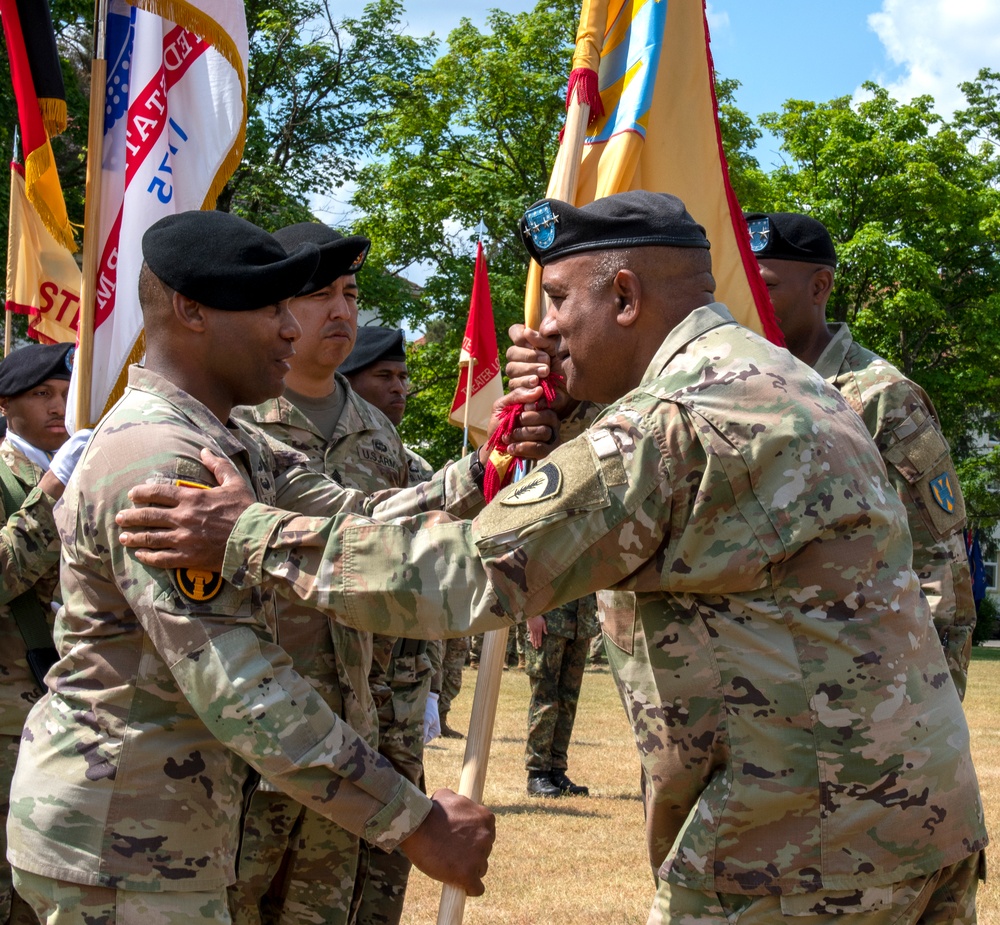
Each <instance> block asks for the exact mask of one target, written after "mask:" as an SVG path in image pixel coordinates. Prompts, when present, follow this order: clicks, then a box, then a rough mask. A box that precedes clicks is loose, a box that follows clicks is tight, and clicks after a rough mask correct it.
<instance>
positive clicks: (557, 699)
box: [524, 633, 590, 771]
mask: <svg viewBox="0 0 1000 925" xmlns="http://www.w3.org/2000/svg"><path fill="white" fill-rule="evenodd" d="M589 648H590V639H588V638H584V639H566V638H565V637H563V636H555V635H553V634H551V633H546V634H545V635H544V636H542V645H541V648H538V649H536V648H535V647H534V646H533V645H532V644H531V642H530V641H529V642H528V644H527V645H526V646H525V673H526V674H527V675H528V677H529V678H530V679H531V702H530V703H529V705H528V738H527V741H526V742H525V748H524V766H525V767H526V768H527V769H528V770H529V771H565V770H566V768H567V767H568V766H569V765H568V758H569V740H570V737H571V736H572V734H573V723H574V722H575V720H576V704H577V701H578V700H579V699H580V685H581V684H582V683H583V669H584V666H585V665H586V664H587V651H588V649H589Z"/></svg>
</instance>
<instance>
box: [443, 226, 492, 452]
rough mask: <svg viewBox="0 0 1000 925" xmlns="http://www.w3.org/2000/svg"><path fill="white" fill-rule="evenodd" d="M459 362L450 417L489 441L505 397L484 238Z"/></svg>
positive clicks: (474, 437) (473, 437) (476, 438)
mask: <svg viewBox="0 0 1000 925" xmlns="http://www.w3.org/2000/svg"><path fill="white" fill-rule="evenodd" d="M458 365H459V367H460V369H461V374H460V375H459V377H458V386H457V387H456V389H455V399H454V401H452V403H451V413H450V414H449V415H448V420H449V421H450V422H451V423H452V424H456V425H458V426H459V427H467V428H468V436H469V439H471V441H472V443H473V444H474V445H475V446H479V445H480V444H482V443H484V442H485V441H486V435H487V432H488V430H489V424H490V412H491V411H492V409H493V403H494V402H495V401H497V400H498V399H499V398H502V397H503V380H502V379H501V378H500V354H499V351H498V350H497V332H496V328H495V327H494V324H493V302H492V300H491V299H490V280H489V277H488V276H487V273H486V258H485V257H484V256H483V243H482V241H480V242H479V244H478V245H477V247H476V269H475V272H474V274H473V277H472V298H471V299H470V300H469V320H468V321H467V322H466V324H465V337H463V338H462V352H461V354H460V355H459V360H458ZM470 396H471V398H470Z"/></svg>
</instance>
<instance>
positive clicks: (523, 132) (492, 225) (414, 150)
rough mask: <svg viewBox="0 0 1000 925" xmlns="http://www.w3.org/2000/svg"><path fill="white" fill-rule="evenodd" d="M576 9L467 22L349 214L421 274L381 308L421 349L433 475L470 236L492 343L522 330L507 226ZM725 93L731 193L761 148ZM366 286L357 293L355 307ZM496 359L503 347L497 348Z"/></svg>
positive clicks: (402, 110)
mask: <svg viewBox="0 0 1000 925" xmlns="http://www.w3.org/2000/svg"><path fill="white" fill-rule="evenodd" d="M578 16H579V2H578V0H541V2H539V3H538V4H537V5H536V7H535V8H534V9H533V10H532V11H531V12H530V13H523V14H518V15H512V14H509V13H503V12H500V11H498V10H494V11H492V12H491V13H490V16H489V17H488V20H487V27H486V30H485V31H483V32H480V31H479V30H478V29H476V28H475V27H474V26H473V25H472V24H471V23H470V22H469V21H468V20H463V21H462V23H461V25H459V27H458V28H457V29H455V30H454V31H453V32H452V33H451V34H450V35H449V36H448V42H447V44H448V48H447V50H446V52H445V53H444V54H443V55H442V56H441V57H440V58H439V59H438V60H436V61H435V62H434V63H433V64H432V65H431V66H430V67H429V68H427V69H426V70H425V71H423V72H422V73H420V74H419V75H418V77H417V79H416V83H415V86H414V90H415V93H414V96H413V98H411V99H407V100H405V101H404V105H403V106H401V107H397V108H394V109H393V110H392V111H390V112H389V113H388V114H387V119H386V123H385V126H384V127H383V129H382V131H381V134H380V136H379V139H378V143H377V145H376V147H375V149H374V153H375V155H376V159H375V161H374V162H373V163H371V164H369V165H368V166H366V167H365V168H364V169H363V170H362V171H361V173H360V174H359V177H358V190H357V193H356V194H355V196H354V199H353V202H354V204H355V205H356V206H357V207H358V208H360V209H361V210H362V212H363V213H364V218H363V219H362V220H361V222H360V228H361V229H362V230H367V231H368V232H370V235H371V237H372V240H373V242H374V244H373V253H375V254H377V255H378V256H379V257H380V259H382V260H384V262H385V264H386V267H387V269H389V270H390V271H394V272H398V273H402V272H405V271H406V270H407V268H408V267H410V266H412V265H414V264H419V265H420V266H421V269H422V271H423V273H424V275H425V276H426V277H427V282H426V284H425V286H424V288H423V290H422V292H421V293H420V298H419V301H418V302H417V304H416V305H415V306H414V307H413V308H414V309H415V310H409V309H408V310H405V311H401V312H400V311H395V310H393V307H392V306H388V305H382V306H380V308H382V309H383V318H384V319H385V321H386V322H387V323H400V322H403V321H405V322H406V323H407V324H408V325H409V326H410V327H411V328H412V329H416V330H423V331H425V332H426V338H427V340H428V341H429V343H428V344H427V345H426V346H424V347H422V348H421V350H420V351H416V352H414V354H413V356H412V357H411V360H410V366H411V377H412V380H413V384H414V388H413V393H412V397H411V403H410V410H408V412H407V417H406V418H405V419H404V422H403V427H402V430H403V433H404V437H405V438H406V439H407V440H408V441H410V442H413V443H415V444H416V445H418V446H419V447H420V448H421V452H424V453H426V455H427V456H428V458H429V459H430V460H431V461H432V462H434V463H440V462H442V461H443V460H444V459H446V458H448V457H453V456H455V455H456V454H457V452H458V449H459V446H460V441H461V432H460V431H459V430H458V429H457V428H454V427H451V426H450V425H448V424H447V423H445V422H446V420H447V412H448V409H449V408H450V406H451V401H452V396H453V394H454V390H455V385H456V381H457V377H458V350H459V346H460V342H461V338H462V333H463V331H464V328H465V320H466V315H467V312H468V304H469V294H470V291H471V286H472V269H473V250H474V249H473V245H472V240H473V234H472V233H471V232H470V231H469V229H472V228H475V227H476V226H477V225H478V224H479V222H480V220H482V221H483V222H484V223H485V227H486V229H487V231H486V233H487V236H488V239H489V240H488V242H487V243H486V245H485V250H486V256H487V260H488V262H489V272H490V288H491V293H492V296H493V311H494V318H495V320H496V326H497V331H498V333H499V335H500V337H499V340H500V341H501V344H502V343H503V341H504V340H505V338H504V333H505V332H506V330H507V328H508V327H509V325H510V324H512V323H514V322H515V321H519V320H521V319H522V318H523V306H524V285H525V278H526V273H527V266H528V257H527V253H526V251H525V250H524V248H523V247H522V245H521V243H520V241H519V239H518V231H517V222H518V219H519V218H520V217H521V215H522V214H523V212H524V210H525V208H526V207H527V206H528V205H530V204H531V203H532V202H534V201H535V200H537V199H539V198H541V197H542V196H544V194H545V188H546V186H547V184H548V179H549V174H550V173H551V170H552V164H553V161H554V159H555V155H556V151H557V145H558V134H559V131H560V130H561V128H562V126H563V122H564V119H565V87H566V80H567V77H568V75H569V69H570V60H571V57H572V51H573V44H574V40H575V34H576V27H577V22H578ZM737 86H738V84H737V83H736V82H735V81H719V82H718V86H717V92H718V94H719V98H720V101H721V103H722V106H723V120H722V121H723V135H724V138H725V139H726V142H727V144H728V145H729V148H730V151H731V154H732V164H733V174H734V182H736V183H737V184H740V183H743V184H745V185H746V186H747V187H748V188H749V187H750V186H752V185H753V184H754V183H755V182H758V180H757V175H756V174H755V173H754V171H757V173H759V168H758V167H757V163H756V161H755V160H754V159H753V157H752V156H751V154H750V153H749V152H750V148H751V147H752V144H753V141H754V140H755V139H756V137H757V136H758V135H759V131H757V130H756V129H755V128H754V126H753V125H752V123H751V122H750V120H749V119H748V118H747V117H746V116H745V114H743V113H741V112H740V111H739V110H738V109H736V108H735V106H733V104H732V94H733V92H734V91H735V89H736V87H737ZM367 287H368V283H367V282H366V281H364V280H363V281H362V296H366V292H365V290H366V289H367ZM501 352H503V346H501Z"/></svg>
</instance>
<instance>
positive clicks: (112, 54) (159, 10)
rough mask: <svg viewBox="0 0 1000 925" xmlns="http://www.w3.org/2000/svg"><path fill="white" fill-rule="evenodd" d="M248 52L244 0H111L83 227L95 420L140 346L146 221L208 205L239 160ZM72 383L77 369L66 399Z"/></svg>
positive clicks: (137, 356) (112, 397) (72, 404)
mask: <svg viewBox="0 0 1000 925" xmlns="http://www.w3.org/2000/svg"><path fill="white" fill-rule="evenodd" d="M247 59H248V40H247V27H246V18H245V14H244V6H243V3H242V2H241V0H110V2H109V4H108V13H107V83H106V87H105V89H104V142H103V153H102V159H101V181H100V189H101V196H100V220H99V226H98V227H97V228H96V229H95V228H88V229H87V234H88V236H89V235H93V234H96V235H97V238H96V242H97V246H98V260H97V272H96V283H95V291H96V304H95V320H94V334H93V345H94V347H93V371H92V376H91V382H90V409H91V410H90V417H91V418H92V419H93V420H96V419H97V418H98V417H100V415H101V414H102V413H103V412H104V411H106V410H107V409H108V408H109V407H110V405H111V404H113V403H114V401H116V400H117V398H118V396H119V395H120V394H121V392H122V391H123V389H124V385H125V381H126V379H127V369H128V366H129V364H130V363H133V362H137V361H138V360H140V359H141V358H142V355H143V353H144V352H145V344H144V338H143V336H142V315H141V313H140V310H139V303H138V299H137V296H136V283H137V280H138V276H139V269H140V267H141V266H142V252H141V242H142V235H143V232H145V230H146V229H147V228H148V227H149V226H150V225H151V224H153V222H155V221H157V220H158V219H160V218H162V217H163V216H165V215H170V214H173V213H176V212H183V211H186V210H188V209H211V208H213V207H214V205H215V201H216V198H217V196H218V194H219V193H220V192H221V190H222V188H223V186H225V184H226V181H227V180H228V179H229V177H230V176H231V175H232V173H233V171H234V170H235V169H236V167H237V165H238V164H239V162H240V157H241V156H242V153H243V143H244V138H245V133H246V112H247V109H246V87H247V83H246V81H247ZM205 243H206V246H211V242H205ZM89 246H90V244H89V243H88V247H89ZM78 367H79V364H78V365H77V368H78ZM80 387H81V384H80V383H79V382H77V381H76V380H75V379H74V382H73V383H72V385H71V393H74V394H73V396H72V397H71V400H70V403H69V407H70V408H74V407H75V390H76V389H78V388H80ZM67 417H69V415H67ZM73 423H74V424H76V422H73ZM86 423H88V422H80V423H79V424H77V426H85V425H86Z"/></svg>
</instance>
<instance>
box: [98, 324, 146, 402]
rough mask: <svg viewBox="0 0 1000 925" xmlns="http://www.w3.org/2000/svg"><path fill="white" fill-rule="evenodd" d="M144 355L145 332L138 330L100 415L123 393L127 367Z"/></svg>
mask: <svg viewBox="0 0 1000 925" xmlns="http://www.w3.org/2000/svg"><path fill="white" fill-rule="evenodd" d="M145 355H146V332H145V331H140V332H139V336H138V337H137V338H136V341H135V345H134V346H133V347H132V350H131V351H130V352H129V355H128V357H127V358H126V360H125V363H124V364H123V365H122V370H121V372H120V373H119V374H118V378H117V379H116V380H115V384H114V387H113V388H112V389H111V394H110V395H109V396H108V400H107V402H106V403H105V405H104V410H103V411H102V412H101V417H102V418H103V417H104V415H106V414H107V413H108V412H109V411H110V410H111V408H112V407H113V406H114V404H115V402H116V401H118V399H119V398H121V397H122V395H124V394H125V386H127V385H128V368H129V367H130V366H132V365H133V364H134V363H138V362H139V361H140V360H142V358H143V357H144V356H145Z"/></svg>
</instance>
